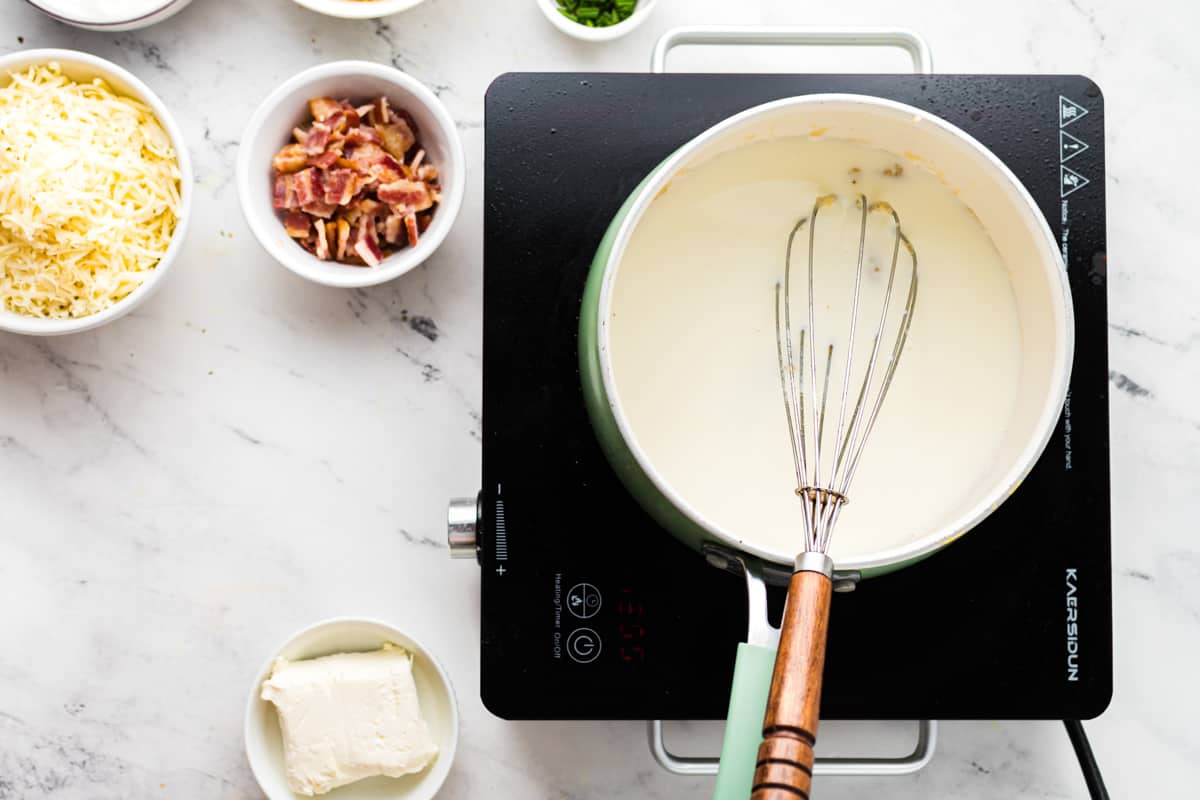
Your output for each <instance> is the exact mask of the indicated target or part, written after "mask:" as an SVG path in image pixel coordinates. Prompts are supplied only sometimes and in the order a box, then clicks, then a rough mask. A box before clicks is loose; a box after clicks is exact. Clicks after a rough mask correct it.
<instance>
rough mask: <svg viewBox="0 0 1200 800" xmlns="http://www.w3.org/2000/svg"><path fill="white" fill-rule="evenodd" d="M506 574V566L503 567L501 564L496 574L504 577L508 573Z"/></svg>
mask: <svg viewBox="0 0 1200 800" xmlns="http://www.w3.org/2000/svg"><path fill="white" fill-rule="evenodd" d="M506 572H508V570H506V569H505V568H504V565H503V564H501V565H500V566H498V567H496V574H497V575H503V574H504V573H506Z"/></svg>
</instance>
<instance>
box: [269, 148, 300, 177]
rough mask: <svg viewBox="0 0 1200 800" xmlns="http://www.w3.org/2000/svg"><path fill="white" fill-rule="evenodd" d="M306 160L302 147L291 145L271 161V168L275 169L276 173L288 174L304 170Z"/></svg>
mask: <svg viewBox="0 0 1200 800" xmlns="http://www.w3.org/2000/svg"><path fill="white" fill-rule="evenodd" d="M306 159H307V156H306V155H305V153H304V149H303V148H302V147H300V145H298V144H289V145H287V146H286V147H284V148H283V149H282V150H280V151H279V152H278V153H276V154H275V158H273V159H271V166H272V167H274V168H275V171H276V172H282V173H284V174H288V173H291V172H298V171H300V170H302V169H304V162H305V160H306Z"/></svg>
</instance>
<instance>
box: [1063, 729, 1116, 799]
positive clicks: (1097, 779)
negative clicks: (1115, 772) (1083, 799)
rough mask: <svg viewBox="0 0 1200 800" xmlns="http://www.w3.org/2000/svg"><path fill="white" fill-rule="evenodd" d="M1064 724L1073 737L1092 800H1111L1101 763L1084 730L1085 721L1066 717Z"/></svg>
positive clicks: (1077, 756) (1073, 743) (1073, 745)
mask: <svg viewBox="0 0 1200 800" xmlns="http://www.w3.org/2000/svg"><path fill="white" fill-rule="evenodd" d="M1063 725H1065V726H1066V728H1067V736H1069V737H1071V746H1072V747H1074V748H1075V757H1076V758H1078V759H1079V768H1080V769H1081V770H1083V780H1084V782H1085V783H1087V788H1088V795H1089V796H1090V797H1091V798H1092V800H1109V797H1108V789H1106V788H1105V787H1104V778H1103V777H1101V775H1100V765H1099V764H1097V763H1096V756H1095V755H1093V754H1092V746H1091V744H1089V743H1088V738H1087V734H1086V733H1084V732H1083V723H1081V722H1080V721H1079V720H1077V719H1064V720H1063Z"/></svg>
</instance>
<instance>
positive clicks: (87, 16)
mask: <svg viewBox="0 0 1200 800" xmlns="http://www.w3.org/2000/svg"><path fill="white" fill-rule="evenodd" d="M25 2H27V3H29V4H30V5H31V6H33V7H34V8H36V9H38V10H40V11H42V12H44V13H46V14H48V15H50V16H51V17H54V18H55V19H56V20H58V21H59V22H65V23H67V24H68V25H74V26H75V27H77V28H87V29H88V30H93V31H131V30H134V29H135V28H145V27H146V26H148V25H153V24H154V23H156V22H162V21H163V20H165V19H167V18H168V17H171V16H174V15H175V14H178V13H179V12H180V11H182V10H183V9H184V7H185V6H186V5H187V4H188V3H190V2H192V0H25Z"/></svg>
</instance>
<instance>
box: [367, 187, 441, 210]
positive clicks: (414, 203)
mask: <svg viewBox="0 0 1200 800" xmlns="http://www.w3.org/2000/svg"><path fill="white" fill-rule="evenodd" d="M378 195H379V199H380V200H382V201H383V202H385V203H387V204H388V205H389V206H391V207H392V208H393V209H395V210H396V211H397V212H398V213H409V214H411V213H415V212H417V211H424V210H426V209H428V208H432V207H433V198H432V197H430V195H429V187H427V186H426V185H425V184H423V183H420V182H418V181H405V180H399V181H395V182H394V183H388V184H384V185H383V186H380V187H379V191H378Z"/></svg>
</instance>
